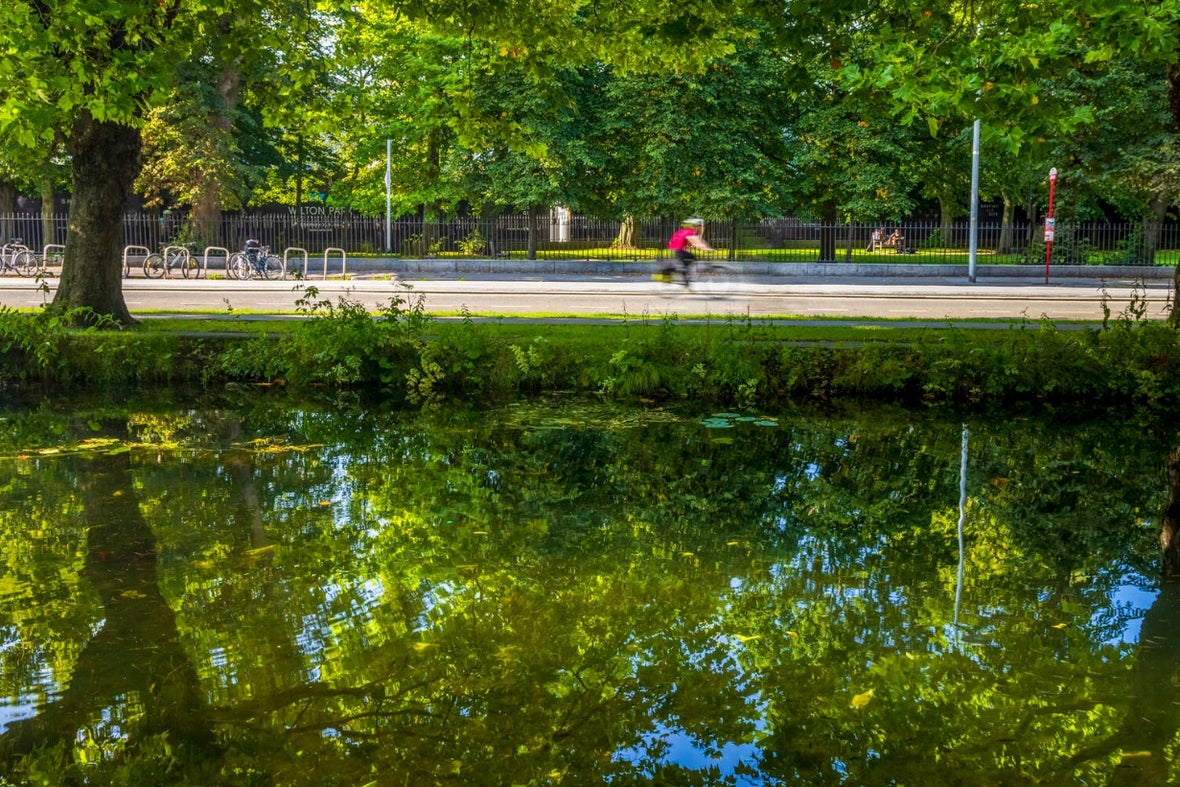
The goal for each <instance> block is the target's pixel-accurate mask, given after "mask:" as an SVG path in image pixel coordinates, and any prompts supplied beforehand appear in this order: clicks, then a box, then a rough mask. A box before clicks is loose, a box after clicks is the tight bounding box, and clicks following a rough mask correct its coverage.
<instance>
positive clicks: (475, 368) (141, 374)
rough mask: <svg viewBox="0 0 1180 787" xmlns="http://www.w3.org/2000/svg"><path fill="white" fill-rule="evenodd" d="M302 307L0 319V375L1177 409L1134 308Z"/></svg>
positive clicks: (1157, 334)
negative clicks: (1084, 321)
mask: <svg viewBox="0 0 1180 787" xmlns="http://www.w3.org/2000/svg"><path fill="white" fill-rule="evenodd" d="M304 310H305V314H304V319H302V320H287V321H281V322H279V321H276V322H248V321H236V322H235V321H232V320H226V321H223V322H222V323H219V324H218V325H217V326H216V327H217V330H216V331H213V330H211V328H212V327H213V326H210V325H202V326H201V328H200V329H199V330H194V326H193V325H192V324H191V323H180V322H173V321H166V320H157V321H153V322H152V325H151V326H147V325H144V326H140V327H138V328H136V329H132V330H126V331H118V330H113V329H110V328H112V326H105V327H104V326H103V325H101V324H99V325H98V326H97V327H92V328H87V329H77V328H74V327H72V326H73V325H76V324H77V323H78V320H77V319H76V316H75V315H65V316H59V317H55V316H53V315H50V314H37V315H27V314H19V313H15V312H0V382H2V383H4V384H7V385H9V386H16V385H34V386H42V387H46V388H51V389H53V390H55V391H68V390H70V389H80V388H117V387H124V386H136V387H142V386H161V385H164V386H166V385H176V384H187V383H199V384H202V385H205V386H223V385H227V384H231V383H269V384H282V385H285V386H287V387H289V388H291V389H299V390H302V389H306V390H329V391H334V390H339V389H345V388H355V389H370V390H374V391H378V392H381V393H382V394H384V395H389V396H395V397H404V398H406V399H407V400H408V401H410V402H413V403H422V402H431V401H435V400H438V399H441V398H447V397H496V396H506V395H512V394H515V393H521V392H544V391H577V392H586V393H595V394H599V395H602V396H607V397H615V398H626V397H645V398H655V399H660V398H682V397H689V398H693V399H696V400H700V401H702V402H707V403H711V404H718V405H729V406H734V407H745V406H755V405H759V406H766V405H771V404H774V403H776V402H779V403H781V402H788V401H802V400H817V399H821V400H822V399H836V398H848V397H864V398H872V399H892V400H905V401H923V402H930V403H937V404H945V405H953V406H971V407H979V406H981V405H1007V404H1012V403H1019V402H1029V403H1036V402H1053V403H1063V404H1064V403H1086V404H1091V405H1097V406H1120V407H1121V406H1132V407H1138V408H1162V409H1169V408H1176V407H1180V341H1178V338H1180V334H1178V333H1177V332H1176V331H1175V330H1173V329H1171V328H1169V327H1167V326H1166V325H1164V324H1162V323H1155V322H1146V321H1143V320H1141V319H1138V318H1136V317H1134V316H1130V317H1128V316H1124V317H1122V318H1116V319H1113V320H1110V319H1108V320H1107V321H1105V322H1104V323H1102V324H1095V326H1094V327H1093V328H1085V329H1071V330H1062V329H1059V328H1057V327H1055V326H1054V325H1052V324H1050V323H1029V324H1026V325H1022V326H1019V327H1012V328H1007V329H1002V330H994V329H993V330H974V329H963V328H947V329H928V328H927V329H920V330H919V329H884V330H882V329H875V330H871V331H868V330H864V329H861V330H859V331H857V330H855V329H845V330H843V331H832V330H831V329H827V330H826V331H825V332H816V331H810V332H809V331H807V330H806V329H801V328H787V327H777V326H772V325H769V324H760V323H758V322H755V321H739V320H734V321H729V322H721V323H718V322H714V323H711V324H708V325H686V324H679V323H677V322H676V321H674V320H665V321H660V322H652V321H643V322H620V323H618V324H615V325H600V324H581V325H578V324H575V325H568V324H528V325H521V324H515V323H497V322H482V321H479V322H477V321H475V320H473V319H471V318H470V317H465V318H463V319H461V320H454V321H444V320H440V319H436V318H433V317H431V316H430V315H427V314H426V313H424V311H423V310H422V308H421V301H418V302H417V303H413V302H407V301H406V300H404V299H400V298H397V299H394V300H393V301H392V302H391V303H390V304H389V306H388V307H386V308H385V309H384V310H383V311H382V312H380V313H379V314H376V315H374V314H370V313H369V312H367V311H366V310H365V309H364V308H362V307H361V306H360V305H359V304H355V303H350V302H348V301H346V300H340V301H338V302H336V303H332V302H329V301H321V302H311V301H309V302H307V303H306V304H305V305H304Z"/></svg>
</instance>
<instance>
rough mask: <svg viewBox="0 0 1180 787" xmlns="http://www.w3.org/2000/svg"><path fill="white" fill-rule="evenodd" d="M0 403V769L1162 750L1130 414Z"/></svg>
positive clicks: (694, 761)
mask: <svg viewBox="0 0 1180 787" xmlns="http://www.w3.org/2000/svg"><path fill="white" fill-rule="evenodd" d="M0 424H3V426H4V431H3V432H2V433H0V442H2V444H3V445H4V446H6V448H5V451H6V453H5V454H4V457H3V458H2V459H0V462H3V464H4V465H5V477H7V478H10V479H13V480H12V482H11V483H10V484H9V485H7V486H6V487H3V488H0V510H2V511H3V512H4V513H2V514H0V528H3V533H2V536H3V538H4V543H5V544H7V545H10V548H8V549H7V551H6V557H7V559H6V561H5V562H4V564H3V565H2V567H0V571H2V573H0V680H2V683H0V685H2V686H3V693H2V695H0V725H2V727H0V728H2V734H0V763H2V766H0V767H3V768H4V769H5V770H3V771H0V772H2V773H5V774H6V775H7V776H8V777H9V778H10V779H11V780H13V781H16V782H17V783H20V782H21V780H25V779H31V778H32V775H33V774H41V775H44V774H49V777H47V778H50V780H51V781H52V780H53V779H57V780H58V781H61V782H65V781H70V780H75V781H76V780H78V779H80V778H85V779H87V780H89V781H90V782H91V783H107V782H108V781H114V780H116V774H117V775H118V779H120V780H122V781H124V782H128V783H152V782H153V781H156V782H158V781H159V779H158V774H160V773H167V774H168V776H167V779H168V783H170V784H186V783H187V784H208V783H219V784H254V783H258V782H259V781H265V782H268V783H275V784H283V785H302V784H308V785H311V784H328V783H338V784H367V783H372V782H375V783H377V784H384V783H391V784H392V783H399V784H400V783H403V782H409V783H440V782H441V783H447V782H453V783H487V784H543V783H559V782H562V781H566V782H569V783H589V782H602V781H609V782H612V783H616V784H654V783H664V784H667V783H675V784H776V783H781V784H796V783H816V784H826V783H846V782H852V783H879V782H886V781H888V780H891V779H894V780H897V781H898V782H902V783H926V782H932V783H934V782H937V783H943V782H947V781H957V782H959V783H963V784H972V783H978V784H994V783H1002V782H1009V783H1021V782H1030V781H1046V780H1054V781H1063V782H1072V781H1085V782H1087V783H1093V782H1096V781H1097V782H1110V781H1114V780H1118V779H1120V778H1123V777H1124V776H1126V775H1128V774H1131V773H1135V774H1138V778H1139V779H1140V781H1143V780H1145V779H1146V780H1148V782H1149V783H1150V780H1152V779H1154V778H1156V777H1159V776H1161V775H1164V776H1166V774H1167V773H1168V770H1169V769H1170V768H1171V760H1170V756H1169V755H1168V754H1167V751H1168V743H1169V742H1170V740H1171V738H1172V737H1173V736H1174V735H1175V733H1176V731H1177V729H1178V728H1180V718H1177V715H1176V713H1175V711H1174V710H1173V708H1172V705H1171V703H1169V702H1168V701H1167V696H1168V695H1167V692H1166V691H1162V690H1159V687H1167V686H1170V685H1171V680H1172V677H1173V665H1175V664H1176V662H1177V659H1176V656H1177V655H1180V654H1178V653H1177V641H1176V638H1177V637H1178V636H1180V626H1177V625H1176V621H1173V620H1172V616H1173V615H1174V614H1177V613H1175V610H1176V602H1177V601H1180V598H1176V597H1175V596H1176V593H1177V591H1176V589H1175V588H1174V587H1173V584H1172V583H1165V584H1164V585H1163V590H1162V591H1161V592H1158V593H1157V589H1158V587H1159V585H1158V582H1156V577H1158V576H1160V572H1161V562H1160V559H1159V546H1158V535H1159V533H1158V530H1157V528H1158V524H1157V525H1153V524H1152V512H1157V511H1164V510H1165V507H1166V504H1167V500H1168V493H1169V490H1168V488H1167V484H1166V479H1165V474H1164V472H1163V467H1164V457H1166V456H1168V455H1169V453H1170V449H1169V447H1168V446H1166V445H1160V444H1158V443H1157V442H1155V440H1154V438H1152V437H1151V436H1150V434H1149V433H1148V432H1147V431H1146V430H1142V429H1136V428H1134V426H1133V425H1128V424H1122V423H1118V422H1109V421H1107V422H1090V423H1083V424H1081V425H1078V424H1076V423H1072V422H1070V423H1056V422H1054V421H1053V420H1052V419H1049V418H1047V417H1040V418H1025V419H1022V418H1011V417H1010V418H1005V419H1003V420H1001V421H996V422H989V421H987V420H980V421H978V422H973V423H971V424H969V425H968V426H967V427H966V428H965V427H964V426H963V425H962V424H959V423H957V422H946V421H942V420H941V419H939V418H937V417H934V416H931V415H930V414H923V413H912V412H906V411H900V410H875V411H873V412H864V413H851V414H837V415H832V414H828V415H819V414H816V413H806V414H784V415H779V416H777V417H767V416H765V415H763V414H758V415H757V417H755V416H749V417H747V416H742V415H739V414H733V413H708V414H696V413H679V412H675V411H672V410H670V409H653V408H620V407H607V406H603V405H598V404H594V403H590V402H576V401H560V402H532V403H524V402H522V403H514V404H512V405H508V406H505V407H501V408H485V409H481V410H480V411H468V410H449V411H444V410H438V411H431V412H426V413H409V412H389V411H385V410H383V409H382V408H380V407H356V408H346V409H336V410H324V409H318V408H309V407H296V406H277V405H276V403H275V402H274V401H273V400H262V401H259V402H257V403H248V404H247V405H245V406H240V407H235V408H227V407H224V406H213V405H210V406H207V407H201V408H196V409H193V408H189V409H183V410H178V409H175V408H172V409H168V408H161V409H158V410H149V409H147V408H144V409H142V410H140V411H137V412H133V413H124V414H122V415H120V416H118V417H114V416H112V415H111V411H110V408H103V409H102V411H101V413H100V415H96V414H95V413H93V412H79V413H70V414H65V415H61V414H57V413H51V412H48V411H47V410H41V411H32V412H25V413H22V414H19V415H18V414H15V413H14V414H11V415H10V416H9V417H8V418H7V419H5V420H4V421H2V422H0ZM968 435H969V436H970V440H969V441H968V439H967V437H968ZM34 457H35V459H34ZM34 464H35V467H36V472H35V473H33V472H31V467H32V466H33V465H34ZM1129 589H1134V590H1137V591H1138V592H1129ZM1140 626H1141V627H1142V628H1141V635H1139V633H1138V632H1139V631H1140ZM1152 687H1156V688H1155V689H1154V690H1153V689H1152ZM39 778H40V777H39ZM136 780H138V782H137V781H136Z"/></svg>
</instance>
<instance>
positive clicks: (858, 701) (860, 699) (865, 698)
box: [852, 689, 873, 710]
mask: <svg viewBox="0 0 1180 787" xmlns="http://www.w3.org/2000/svg"><path fill="white" fill-rule="evenodd" d="M872 701H873V690H872V689H869V690H868V691H866V692H865V693H864V694H857V695H856V696H855V697H853V698H852V707H854V708H856V709H857V710H860V709H861V708H863V707H865V706H866V705H868V704H869V703H870V702H872Z"/></svg>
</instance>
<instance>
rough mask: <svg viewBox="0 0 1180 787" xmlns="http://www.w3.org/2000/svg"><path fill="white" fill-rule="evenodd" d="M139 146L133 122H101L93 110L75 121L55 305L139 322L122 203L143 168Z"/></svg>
mask: <svg viewBox="0 0 1180 787" xmlns="http://www.w3.org/2000/svg"><path fill="white" fill-rule="evenodd" d="M139 151H140V137H139V132H138V131H137V130H135V129H133V128H130V127H128V126H121V125H118V124H115V123H108V122H99V121H97V120H95V119H94V118H93V117H92V116H91V115H90V114H89V113H83V114H81V115H80V116H79V117H78V119H77V120H76V121H75V123H74V129H73V134H72V135H71V137H70V142H69V152H70V156H71V158H72V168H73V198H72V199H71V201H70V219H69V225H70V226H69V244H68V245H67V246H66V256H65V261H64V262H63V264H62V272H61V281H60V282H59V284H58V288H57V295H56V296H55V297H54V299H53V304H52V308H53V309H55V310H58V311H66V310H69V309H91V310H93V312H94V314H95V315H98V316H108V317H111V318H114V319H115V320H117V321H118V322H120V323H123V324H131V323H134V322H135V320H134V319H133V318H132V317H131V313H130V312H129V311H128V310H127V304H126V302H125V301H124V300H123V208H124V206H125V205H126V204H127V198H128V197H129V196H130V194H131V184H132V183H133V182H134V181H135V176H136V174H137V173H138V172H139ZM83 319H87V318H83Z"/></svg>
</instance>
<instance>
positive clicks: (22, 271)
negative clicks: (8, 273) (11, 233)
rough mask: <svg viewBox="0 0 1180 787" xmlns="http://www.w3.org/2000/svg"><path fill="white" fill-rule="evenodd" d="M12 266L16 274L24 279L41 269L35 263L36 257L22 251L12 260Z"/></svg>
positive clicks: (29, 252)
mask: <svg viewBox="0 0 1180 787" xmlns="http://www.w3.org/2000/svg"><path fill="white" fill-rule="evenodd" d="M12 264H13V265H14V266H15V267H16V272H17V274H19V275H21V276H24V277H25V278H26V279H27V278H28V277H30V276H32V275H33V274H34V273H37V272H38V271H39V270H40V269H41V266H40V265H39V264H38V263H37V255H36V254H34V253H33V252H31V251H27V250H24V249H22V250H21V251H18V252H17V253H16V256H15V257H13V259H12Z"/></svg>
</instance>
